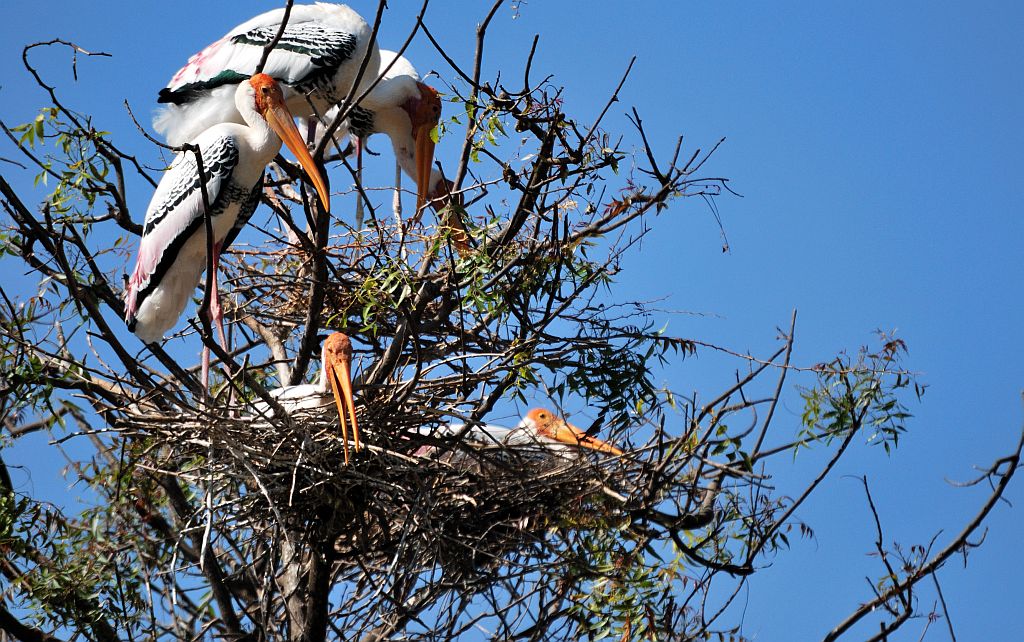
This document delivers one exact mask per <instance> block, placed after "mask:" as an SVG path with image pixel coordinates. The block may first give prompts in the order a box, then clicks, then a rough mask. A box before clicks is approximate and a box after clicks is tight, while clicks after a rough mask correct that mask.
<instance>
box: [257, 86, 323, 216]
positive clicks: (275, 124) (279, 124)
mask: <svg viewBox="0 0 1024 642" xmlns="http://www.w3.org/2000/svg"><path fill="white" fill-rule="evenodd" d="M264 116H265V118H266V119H267V124H268V125H270V128H271V129H273V130H274V132H275V133H277V135H278V136H280V137H281V142H283V143H284V144H285V146H287V147H288V149H290V150H291V151H292V153H293V154H295V158H296V160H298V161H299V165H301V166H302V169H303V170H305V172H306V175H307V176H309V179H310V180H311V181H313V187H315V188H316V192H317V194H319V195H320V202H321V203H323V206H324V210H325V211H327V212H330V211H331V198H330V194H328V192H327V183H326V182H324V178H323V176H322V175H321V174H320V171H319V170H318V169H317V166H316V163H314V162H313V157H312V156H310V155H309V150H308V149H306V144H305V143H304V142H302V136H301V135H300V134H299V130H298V128H297V127H296V126H295V119H294V118H293V117H292V113H291V112H290V111H288V107H287V106H285V104H284V101H278V100H274V101H273V102H272V103H271V105H270V108H269V109H267V112H266V114H265V115H264Z"/></svg>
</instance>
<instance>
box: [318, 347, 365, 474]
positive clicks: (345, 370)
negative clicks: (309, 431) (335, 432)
mask: <svg viewBox="0 0 1024 642" xmlns="http://www.w3.org/2000/svg"><path fill="white" fill-rule="evenodd" d="M324 355H325V357H326V358H325V362H324V364H323V367H324V369H325V371H326V372H327V383H328V385H330V387H331V393H332V394H333V395H334V403H335V405H336V406H337V407H338V420H339V421H340V422H341V438H342V446H343V448H344V451H345V463H346V464H347V463H348V427H349V425H351V426H352V439H353V441H354V443H355V451H356V452H359V423H358V422H357V421H356V405H355V402H354V401H353V400H352V371H351V362H352V343H351V342H350V341H349V338H348V337H347V336H345V335H344V334H342V333H340V332H336V333H334V334H332V335H331V336H329V337H327V338H326V339H325V340H324ZM346 415H347V419H348V422H347V423H346Z"/></svg>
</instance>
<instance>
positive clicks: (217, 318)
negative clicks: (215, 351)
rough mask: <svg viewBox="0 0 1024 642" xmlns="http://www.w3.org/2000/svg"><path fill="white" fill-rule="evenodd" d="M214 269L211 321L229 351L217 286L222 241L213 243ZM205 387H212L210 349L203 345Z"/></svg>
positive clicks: (211, 288)
mask: <svg viewBox="0 0 1024 642" xmlns="http://www.w3.org/2000/svg"><path fill="white" fill-rule="evenodd" d="M211 263H212V269H213V273H212V274H209V275H207V280H208V281H209V283H210V308H209V310H208V313H209V316H208V318H209V319H210V323H212V324H213V325H214V326H216V328H217V339H218V340H219V341H220V346H221V347H222V348H224V351H225V352H227V351H228V342H227V339H226V338H225V335H224V310H223V309H221V307H220V290H219V289H218V287H217V272H218V271H219V269H220V268H219V266H220V243H214V245H213V261H212V262H211ZM202 361H203V389H204V390H209V389H210V349H209V348H208V347H206V346H205V345H204V346H203V356H202Z"/></svg>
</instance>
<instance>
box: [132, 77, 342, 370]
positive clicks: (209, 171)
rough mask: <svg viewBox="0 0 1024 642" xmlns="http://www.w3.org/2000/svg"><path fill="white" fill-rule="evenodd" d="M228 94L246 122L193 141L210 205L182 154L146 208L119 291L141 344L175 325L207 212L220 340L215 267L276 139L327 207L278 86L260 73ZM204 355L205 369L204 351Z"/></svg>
mask: <svg viewBox="0 0 1024 642" xmlns="http://www.w3.org/2000/svg"><path fill="white" fill-rule="evenodd" d="M234 97H235V101H234V102H235V106H236V109H238V111H239V113H240V114H242V119H243V120H244V121H245V123H246V124H245V125H238V124H235V123H221V124H218V125H215V126H213V127H210V128H209V129H207V130H205V131H204V132H202V133H201V134H199V135H198V136H197V137H196V138H195V139H194V140H193V141H192V144H193V145H194V146H195V147H198V149H199V150H200V154H201V156H202V161H203V170H204V171H203V174H202V176H203V177H204V178H205V187H206V190H205V191H206V197H207V201H208V202H207V203H204V199H203V190H202V186H201V184H200V183H201V181H200V176H201V175H200V172H199V166H198V163H197V161H196V156H195V154H194V153H193V152H191V151H183V152H180V153H179V154H178V155H177V157H176V158H175V159H174V162H173V163H172V164H171V167H170V169H168V170H167V172H166V173H165V174H164V176H163V178H162V179H161V180H160V184H159V185H157V188H156V191H155V192H154V194H153V198H152V200H151V201H150V203H149V209H148V210H147V211H146V220H145V224H144V225H143V232H142V241H141V242H140V243H139V256H138V260H137V261H136V263H135V269H134V271H133V272H132V275H131V277H130V278H129V280H128V289H127V291H126V292H125V321H126V322H127V324H128V328H129V329H130V330H131V331H132V332H134V333H135V334H136V335H137V336H138V337H139V338H140V339H142V341H144V342H146V343H153V342H156V341H159V340H160V339H161V338H163V336H164V333H166V332H167V331H168V330H170V329H171V327H173V326H174V324H175V322H176V321H177V320H178V317H180V316H181V313H182V311H183V310H184V309H185V304H186V303H187V302H188V300H189V299H190V298H191V296H192V292H193V291H194V290H195V288H196V286H197V285H198V284H199V279H200V277H201V276H202V273H203V271H204V270H205V269H206V263H207V235H206V225H205V216H204V214H208V215H209V219H210V225H211V230H212V232H213V234H212V237H213V238H212V240H213V247H212V263H213V273H212V274H210V275H208V280H209V282H210V283H211V291H210V316H211V318H212V319H213V320H214V321H216V322H217V327H218V332H219V335H220V339H221V343H222V344H224V343H225V342H224V331H223V324H222V319H221V310H220V305H219V300H218V295H217V263H218V260H219V258H220V253H221V251H222V250H223V249H224V248H225V247H227V246H228V245H230V244H231V242H232V241H233V240H234V238H235V236H237V234H238V231H239V230H240V228H241V227H242V226H243V225H244V224H245V221H246V220H247V219H248V218H249V216H251V215H252V212H253V211H254V210H255V209H256V205H257V204H258V203H259V193H260V186H261V185H262V182H263V171H264V169H265V168H266V165H267V163H269V162H270V161H271V160H272V159H273V158H274V156H275V155H276V154H277V152H278V151H279V150H280V149H281V142H282V141H284V143H285V145H287V146H288V148H289V149H290V150H291V151H292V153H293V154H295V156H296V158H297V159H298V161H299V164H300V165H301V166H302V167H303V169H304V170H305V171H306V173H307V174H308V175H309V176H310V178H311V180H312V182H313V184H314V186H315V187H316V190H317V192H318V193H319V195H320V200H321V201H322V202H323V204H324V208H325V209H327V208H329V198H328V193H327V187H326V185H325V183H324V181H323V178H322V177H321V176H320V174H319V172H318V171H317V169H316V166H315V164H314V163H313V159H312V157H310V155H309V151H308V150H307V149H306V146H305V145H304V144H303V142H302V138H301V136H300V135H299V131H298V129H297V128H296V127H295V122H294V120H293V117H292V114H291V113H290V112H289V111H288V107H287V106H286V104H285V98H284V93H283V91H282V89H281V87H280V85H278V84H277V82H275V81H274V79H273V78H271V77H270V76H267V75H266V74H257V75H255V76H253V77H252V78H250V79H249V80H247V81H245V82H243V83H240V84H239V85H238V86H237V87H235V88H234ZM207 204H208V205H209V208H210V211H209V212H208V213H207V212H206V205H207ZM225 348H226V346H225ZM203 357H204V359H203V362H204V366H207V364H208V357H209V355H208V352H206V351H205V350H204V354H203ZM204 381H206V373H205V367H204Z"/></svg>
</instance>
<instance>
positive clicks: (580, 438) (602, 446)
mask: <svg viewBox="0 0 1024 642" xmlns="http://www.w3.org/2000/svg"><path fill="white" fill-rule="evenodd" d="M551 436H552V437H554V438H555V439H556V440H557V441H560V442H562V443H563V444H569V445H571V446H579V447H582V448H590V449H591V450H596V451H597V452H601V453H607V454H609V455H621V454H622V451H621V450H619V449H618V448H616V447H615V446H613V445H611V444H610V443H608V442H606V441H602V440H600V439H598V438H597V437H591V436H590V435H588V434H587V433H585V432H583V431H582V430H580V429H579V428H577V427H576V426H574V425H572V424H570V423H568V422H565V421H558V422H557V423H556V425H555V426H554V429H553V431H552V434H551Z"/></svg>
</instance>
